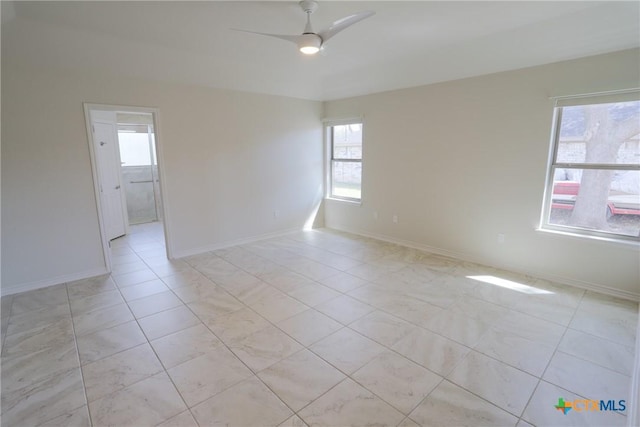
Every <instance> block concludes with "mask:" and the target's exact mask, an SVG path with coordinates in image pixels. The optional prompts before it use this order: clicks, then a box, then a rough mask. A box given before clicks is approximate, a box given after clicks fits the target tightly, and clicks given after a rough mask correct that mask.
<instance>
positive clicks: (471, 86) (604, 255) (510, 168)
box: [325, 50, 640, 298]
mask: <svg viewBox="0 0 640 427" xmlns="http://www.w3.org/2000/svg"><path fill="white" fill-rule="evenodd" d="M638 61H639V51H638V50H630V51H623V52H618V53H613V54H608V55H602V56H596V57H590V58H584V59H579V60H574V61H569V62H562V63H557V64H552V65H546V66H540V67H535V68H529V69H523V70H518V71H513V72H505V73H499V74H493V75H488V76H483V77H477V78H470V79H465V80H459V81H453V82H447V83H442V84H435V85H429V86H422V87H417V88H411V89H405V90H397V91H392V92H386V93H380V94H374V95H369V96H363V97H357V98H350V99H344V100H338V101H332V102H328V103H325V116H326V117H327V118H335V119H338V118H341V117H357V116H360V115H363V116H364V126H365V127H364V144H365V146H364V161H363V184H362V187H363V203H362V205H361V206H358V205H353V204H348V203H343V202H335V201H327V202H326V203H325V205H326V207H325V221H326V225H327V226H329V227H334V228H338V229H343V230H348V231H354V232H359V233H363V234H368V235H372V236H377V237H382V238H386V239H390V240H395V241H404V242H409V243H411V244H413V245H415V246H419V247H428V248H431V249H432V250H435V251H438V252H441V253H446V254H450V255H454V256H458V257H461V258H466V259H470V260H476V261H480V262H483V263H486V264H489V265H494V266H500V267H509V268H512V269H515V270H518V271H522V272H529V273H531V274H533V275H535V276H538V277H543V278H552V279H557V280H562V281H565V282H568V283H573V284H577V285H580V286H585V287H596V288H598V287H599V288H610V290H612V291H613V292H614V293H617V294H619V295H623V296H627V297H634V298H638V297H639V296H640V254H639V251H638V247H637V246H635V247H634V246H630V245H622V244H612V243H606V242H602V241H594V240H587V239H582V238H571V237H566V236H558V235H551V234H548V233H543V232H540V231H536V227H537V225H538V223H539V218H540V211H541V206H542V194H543V190H544V183H545V174H546V168H547V157H548V152H549V137H550V130H551V118H552V111H553V101H551V100H550V99H549V97H550V96H558V95H571V94H580V93H590V92H599V91H607V90H614V89H627V88H633V87H638V86H640V74H639V70H638ZM374 212H378V219H377V220H374V215H373V213H374ZM393 214H397V215H398V216H399V222H398V224H393V223H392V215H393ZM499 233H503V234H505V235H506V241H505V243H503V244H499V243H498V242H497V235H498V234H499Z"/></svg>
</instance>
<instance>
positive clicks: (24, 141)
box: [1, 57, 323, 294]
mask: <svg viewBox="0 0 640 427" xmlns="http://www.w3.org/2000/svg"><path fill="white" fill-rule="evenodd" d="M84 102H90V103H98V104H116V105H128V106H145V107H157V108H159V110H160V128H159V129H157V131H158V137H159V139H160V145H161V148H162V153H161V154H162V155H163V156H164V162H165V163H164V165H165V178H166V180H165V181H164V182H163V185H165V190H166V197H167V198H166V200H165V203H166V204H167V206H168V213H169V218H168V226H169V228H170V231H171V236H172V237H173V239H172V241H171V242H170V244H171V246H172V250H173V253H174V255H175V256H183V255H186V254H189V253H196V252H200V251H204V250H207V249H211V248H214V247H218V246H221V245H224V244H227V243H230V242H234V241H238V240H241V239H249V238H252V237H256V236H261V235H264V234H270V233H278V232H282V231H286V230H291V229H300V228H302V226H303V225H304V223H305V222H306V221H307V219H308V217H309V215H311V213H312V212H313V210H314V207H315V206H316V205H317V204H318V203H319V202H320V200H321V196H322V193H321V186H322V155H323V154H322V127H321V121H320V119H321V116H322V104H321V103H319V102H312V101H305V100H297V99H291V98H284V97H276V96H267V95H255V94H248V93H242V92H235V91H223V90H214V89H208V88H203V87H195V86H184V85H172V84H164V83H156V82H152V81H145V80H129V79H121V78H113V77H105V76H100V75H95V74H94V75H82V74H73V73H70V72H68V71H64V72H61V71H55V70H51V69H43V68H37V67H32V66H29V65H27V64H20V65H18V64H15V63H12V62H11V59H10V58H9V59H6V58H4V57H3V60H2V113H3V114H2V257H1V259H2V292H3V294H6V293H13V292H17V291H19V290H25V289H28V288H33V287H37V286H42V285H46V284H53V283H60V282H63V281H66V280H71V279H74V278H80V277H86V276H90V275H94V274H98V273H100V272H103V271H104V268H105V266H104V261H103V258H102V252H101V242H100V235H99V229H98V222H97V221H98V220H97V211H96V203H95V195H94V191H93V182H92V175H91V165H90V160H89V147H88V142H87V135H86V128H85V122H84V112H83V103H84ZM274 210H279V211H280V216H279V218H274V216H273V211H274Z"/></svg>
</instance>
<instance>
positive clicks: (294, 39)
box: [231, 28, 302, 44]
mask: <svg viewBox="0 0 640 427" xmlns="http://www.w3.org/2000/svg"><path fill="white" fill-rule="evenodd" d="M231 29H232V30H233V31H240V32H242V33H249V34H258V35H260V36H267V37H275V38H277V39H281V40H286V41H289V42H292V43H296V44H298V43H299V42H300V39H301V37H302V36H301V35H299V36H289V35H286V34H269V33H259V32H257V31H249V30H240V29H238V28H231Z"/></svg>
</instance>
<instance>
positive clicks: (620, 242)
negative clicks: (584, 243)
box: [536, 227, 640, 250]
mask: <svg viewBox="0 0 640 427" xmlns="http://www.w3.org/2000/svg"><path fill="white" fill-rule="evenodd" d="M536 231H537V232H539V233H544V234H548V235H552V236H553V235H555V236H564V237H568V238H572V239H581V240H582V239H587V240H595V241H599V242H603V243H606V244H611V245H616V246H626V247H628V248H630V249H636V250H640V242H638V241H633V240H626V239H616V238H615V237H603V236H590V235H588V234H582V233H572V232H571V231H564V230H554V229H550V228H542V227H538V228H536Z"/></svg>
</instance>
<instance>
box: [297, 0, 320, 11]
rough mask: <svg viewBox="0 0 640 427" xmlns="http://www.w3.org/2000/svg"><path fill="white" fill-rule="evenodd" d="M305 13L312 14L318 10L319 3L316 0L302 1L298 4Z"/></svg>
mask: <svg viewBox="0 0 640 427" xmlns="http://www.w3.org/2000/svg"><path fill="white" fill-rule="evenodd" d="M298 4H299V5H300V7H301V8H302V10H304V12H305V13H308V14H311V13H313V12H315V11H316V9H318V2H317V1H315V0H302V1H301V2H300V3H298Z"/></svg>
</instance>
